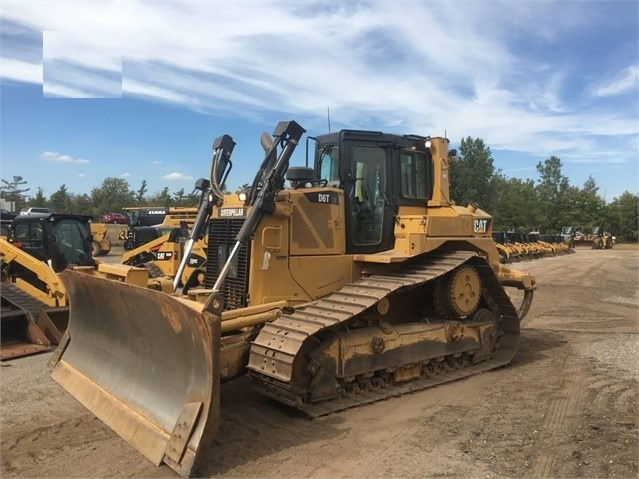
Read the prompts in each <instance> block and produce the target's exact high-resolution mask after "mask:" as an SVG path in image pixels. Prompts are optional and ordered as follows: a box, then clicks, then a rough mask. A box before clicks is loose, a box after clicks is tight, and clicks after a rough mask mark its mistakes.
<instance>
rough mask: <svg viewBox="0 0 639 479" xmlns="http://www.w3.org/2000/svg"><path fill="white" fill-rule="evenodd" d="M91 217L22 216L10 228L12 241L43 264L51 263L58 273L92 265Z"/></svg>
mask: <svg viewBox="0 0 639 479" xmlns="http://www.w3.org/2000/svg"><path fill="white" fill-rule="evenodd" d="M90 221H91V217H90V216H80V215H74V216H68V215H57V214H50V215H49V214H47V215H28V216H19V217H18V218H16V219H15V220H14V221H13V224H12V226H11V235H10V241H11V243H13V244H14V245H15V246H17V247H18V248H21V249H22V250H24V251H26V252H27V253H29V254H30V255H31V256H33V257H34V258H37V259H39V260H41V261H49V260H50V261H51V266H52V268H53V270H54V271H55V272H56V273H59V272H60V271H62V270H63V269H64V268H66V267H67V266H68V265H70V264H73V265H78V266H91V265H92V264H93V258H92V255H91V241H92V240H93V238H92V235H91V231H90V227H89V224H90Z"/></svg>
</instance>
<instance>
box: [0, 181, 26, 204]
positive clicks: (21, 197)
mask: <svg viewBox="0 0 639 479" xmlns="http://www.w3.org/2000/svg"><path fill="white" fill-rule="evenodd" d="M0 181H2V183H4V185H3V186H0V196H2V198H3V199H4V200H5V201H13V202H14V203H15V206H14V209H15V210H16V211H20V209H21V208H23V207H24V206H26V204H27V197H26V195H25V193H26V192H27V191H29V190H30V189H31V188H23V186H24V185H26V184H27V180H25V179H23V178H22V176H14V177H13V180H11V181H7V180H5V179H2V180H0Z"/></svg>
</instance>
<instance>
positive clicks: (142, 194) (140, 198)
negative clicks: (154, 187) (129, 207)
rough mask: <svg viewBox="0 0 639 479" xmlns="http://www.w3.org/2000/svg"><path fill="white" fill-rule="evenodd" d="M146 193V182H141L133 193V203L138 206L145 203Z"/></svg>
mask: <svg viewBox="0 0 639 479" xmlns="http://www.w3.org/2000/svg"><path fill="white" fill-rule="evenodd" d="M147 191H148V188H147V183H146V180H142V184H141V185H140V188H139V189H138V191H136V193H135V202H136V203H137V204H138V205H143V204H144V203H145V201H146V193H147Z"/></svg>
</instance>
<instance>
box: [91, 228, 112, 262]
mask: <svg viewBox="0 0 639 479" xmlns="http://www.w3.org/2000/svg"><path fill="white" fill-rule="evenodd" d="M91 235H92V236H93V240H92V241H91V252H92V254H93V257H97V256H105V255H107V254H109V252H110V251H111V241H110V240H109V238H108V234H107V225H105V224H104V223H93V222H92V223H91Z"/></svg>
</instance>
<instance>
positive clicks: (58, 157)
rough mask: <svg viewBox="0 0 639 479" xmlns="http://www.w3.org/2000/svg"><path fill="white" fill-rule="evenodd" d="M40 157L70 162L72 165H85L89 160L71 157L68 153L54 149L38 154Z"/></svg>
mask: <svg viewBox="0 0 639 479" xmlns="http://www.w3.org/2000/svg"><path fill="white" fill-rule="evenodd" d="M40 158H42V159H44V160H47V161H53V162H56V163H70V164H74V165H87V164H89V163H90V161H89V160H83V159H82V158H73V157H72V156H70V155H62V154H60V153H58V152H56V151H45V152H44V153H42V154H41V155H40Z"/></svg>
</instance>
